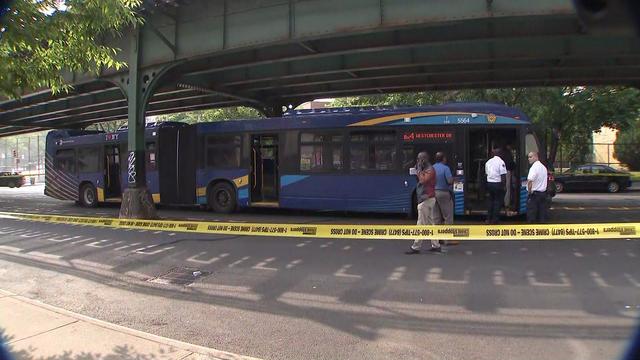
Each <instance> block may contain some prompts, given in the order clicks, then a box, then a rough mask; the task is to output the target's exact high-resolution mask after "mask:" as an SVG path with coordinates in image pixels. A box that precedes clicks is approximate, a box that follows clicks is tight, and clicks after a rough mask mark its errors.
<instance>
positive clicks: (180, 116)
mask: <svg viewBox="0 0 640 360" xmlns="http://www.w3.org/2000/svg"><path fill="white" fill-rule="evenodd" d="M261 117H262V115H261V114H260V113H259V112H258V111H257V110H255V109H253V108H249V107H244V106H238V107H229V108H220V109H210V110H202V111H188V112H182V113H175V114H169V115H159V116H157V117H156V120H157V121H180V122H184V123H187V124H195V123H200V122H211V121H227V120H239V119H256V118H261Z"/></svg>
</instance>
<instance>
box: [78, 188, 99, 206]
mask: <svg viewBox="0 0 640 360" xmlns="http://www.w3.org/2000/svg"><path fill="white" fill-rule="evenodd" d="M80 203H81V204H82V206H84V207H88V208H94V207H96V206H98V194H97V192H96V188H95V187H94V186H93V185H91V184H84V185H82V187H81V188H80Z"/></svg>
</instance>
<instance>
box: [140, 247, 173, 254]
mask: <svg viewBox="0 0 640 360" xmlns="http://www.w3.org/2000/svg"><path fill="white" fill-rule="evenodd" d="M159 246H160V245H149V246H145V247H142V248H139V249H136V250H133V251H132V253H136V254H141V255H156V254H160V253H161V252H163V251H167V250H171V249H173V248H175V246H167V247H163V248H159V249H158V250H154V251H147V249H151V248H154V247H159Z"/></svg>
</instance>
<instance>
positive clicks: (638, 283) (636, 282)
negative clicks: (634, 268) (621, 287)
mask: <svg viewBox="0 0 640 360" xmlns="http://www.w3.org/2000/svg"><path fill="white" fill-rule="evenodd" d="M624 277H626V278H627V280H629V282H630V283H631V284H632V285H633V286H635V287H639V288H640V281H638V280H636V279H634V278H633V276H631V274H628V273H624Z"/></svg>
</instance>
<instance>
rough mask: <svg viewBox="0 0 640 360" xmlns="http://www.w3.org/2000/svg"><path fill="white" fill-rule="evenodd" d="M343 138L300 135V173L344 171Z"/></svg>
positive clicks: (339, 136)
mask: <svg viewBox="0 0 640 360" xmlns="http://www.w3.org/2000/svg"><path fill="white" fill-rule="evenodd" d="M342 142H343V136H342V135H337V134H314V133H301V134H300V171H339V170H342Z"/></svg>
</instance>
